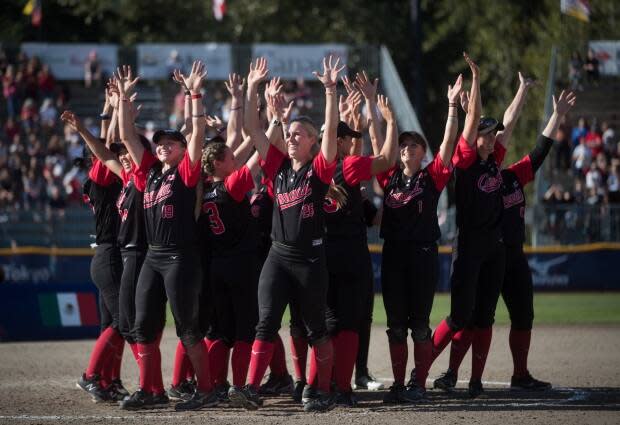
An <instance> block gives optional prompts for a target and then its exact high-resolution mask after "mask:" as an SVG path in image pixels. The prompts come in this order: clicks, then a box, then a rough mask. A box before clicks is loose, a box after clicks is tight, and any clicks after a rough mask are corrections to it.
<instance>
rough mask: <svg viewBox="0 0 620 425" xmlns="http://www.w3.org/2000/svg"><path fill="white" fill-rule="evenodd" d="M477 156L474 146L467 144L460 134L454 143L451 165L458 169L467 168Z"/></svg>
mask: <svg viewBox="0 0 620 425" xmlns="http://www.w3.org/2000/svg"><path fill="white" fill-rule="evenodd" d="M477 157H478V152H476V147H475V146H469V143H467V140H466V139H465V138H464V137H463V135H462V134H461V137H460V138H459V142H458V143H457V144H456V150H455V151H454V155H452V166H453V167H456V168H460V169H465V168H469V167H471V165H472V164H473V163H474V162H476V158H477Z"/></svg>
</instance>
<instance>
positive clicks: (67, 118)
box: [60, 111, 84, 133]
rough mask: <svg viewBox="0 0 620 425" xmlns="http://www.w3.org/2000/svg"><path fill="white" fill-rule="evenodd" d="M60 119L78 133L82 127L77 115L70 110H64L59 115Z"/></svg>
mask: <svg viewBox="0 0 620 425" xmlns="http://www.w3.org/2000/svg"><path fill="white" fill-rule="evenodd" d="M60 119H61V120H62V121H63V122H64V123H65V124H68V125H69V127H71V129H72V130H73V131H77V132H78V133H80V132H81V130H82V129H84V125H83V124H82V121H81V120H80V119H79V118H78V117H77V115H75V114H74V113H73V112H71V111H64V112H63V113H62V115H60Z"/></svg>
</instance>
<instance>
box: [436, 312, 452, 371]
mask: <svg viewBox="0 0 620 425" xmlns="http://www.w3.org/2000/svg"><path fill="white" fill-rule="evenodd" d="M453 334H454V331H453V330H452V329H450V326H448V322H447V321H446V320H445V319H444V320H442V321H441V322H440V323H439V325H437V328H436V329H435V333H433V361H435V359H436V358H437V357H438V356H439V355H440V354H441V352H442V351H443V350H444V348H446V346H447V345H448V344H449V343H450V340H451V339H452V335H453Z"/></svg>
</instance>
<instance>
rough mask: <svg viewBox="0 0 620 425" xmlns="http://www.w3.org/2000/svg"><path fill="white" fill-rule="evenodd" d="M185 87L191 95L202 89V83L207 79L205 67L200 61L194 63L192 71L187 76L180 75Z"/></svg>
mask: <svg viewBox="0 0 620 425" xmlns="http://www.w3.org/2000/svg"><path fill="white" fill-rule="evenodd" d="M180 76H181V78H182V79H183V82H184V83H185V87H187V88H188V89H189V90H190V91H191V92H193V93H199V92H200V89H201V88H202V82H203V81H204V80H205V79H206V78H207V66H206V65H205V64H204V63H202V62H201V61H194V63H193V64H192V71H191V72H190V74H189V76H187V77H186V76H185V75H183V74H180Z"/></svg>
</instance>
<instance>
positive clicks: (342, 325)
mask: <svg viewBox="0 0 620 425" xmlns="http://www.w3.org/2000/svg"><path fill="white" fill-rule="evenodd" d="M325 253H326V254H327V271H328V276H329V288H328V291H327V311H326V325H327V331H328V332H329V333H330V335H335V334H337V333H338V332H340V331H341V330H348V331H355V332H357V331H358V329H359V327H360V324H361V322H362V320H363V317H364V307H365V305H364V303H365V301H366V298H367V297H366V285H365V284H366V281H367V276H368V275H369V274H372V263H371V262H370V253H369V252H368V243H367V242H366V240H365V239H359V240H358V239H348V240H343V239H339V240H334V239H329V240H327V241H326V243H325Z"/></svg>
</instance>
